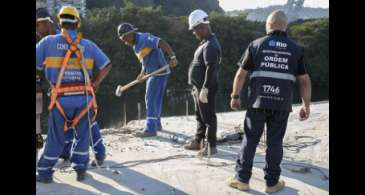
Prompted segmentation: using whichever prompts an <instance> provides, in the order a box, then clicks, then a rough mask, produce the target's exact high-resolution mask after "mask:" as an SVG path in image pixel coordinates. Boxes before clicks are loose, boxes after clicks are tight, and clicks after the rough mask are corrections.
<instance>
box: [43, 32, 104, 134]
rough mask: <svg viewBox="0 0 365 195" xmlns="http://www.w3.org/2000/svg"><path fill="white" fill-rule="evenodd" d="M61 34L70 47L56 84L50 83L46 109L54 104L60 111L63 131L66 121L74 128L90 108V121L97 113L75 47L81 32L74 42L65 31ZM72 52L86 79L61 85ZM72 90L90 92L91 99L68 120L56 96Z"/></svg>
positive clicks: (87, 76) (84, 69) (89, 84)
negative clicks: (49, 94)
mask: <svg viewBox="0 0 365 195" xmlns="http://www.w3.org/2000/svg"><path fill="white" fill-rule="evenodd" d="M62 36H63V37H64V38H65V39H66V41H67V43H68V44H69V45H70V47H69V49H68V50H67V52H66V55H65V57H64V58H63V61H62V66H61V69H60V72H59V74H58V78H57V82H56V85H55V86H54V85H53V84H50V85H51V96H50V99H51V100H50V104H49V106H48V110H49V111H51V110H52V109H53V107H54V106H56V108H57V110H58V111H59V112H60V114H61V115H62V117H63V118H64V119H65V124H64V131H67V130H68V129H69V128H68V123H70V125H71V126H72V127H73V128H76V125H77V124H78V122H79V121H80V120H81V118H82V117H83V116H85V114H86V113H87V112H88V111H89V109H91V108H93V110H94V116H93V118H92V121H95V118H96V115H97V104H96V97H95V92H94V88H93V87H92V85H91V81H90V78H89V75H88V72H87V69H86V66H85V64H84V61H83V59H82V58H83V56H82V54H81V52H80V49H79V48H78V47H77V46H78V45H79V43H80V41H81V37H82V35H81V33H78V34H77V37H76V39H75V41H74V42H72V40H71V37H70V36H69V35H68V34H67V32H66V31H63V32H62ZM73 53H76V56H77V59H78V61H79V62H81V67H82V69H83V72H84V77H85V81H86V84H85V86H67V85H66V86H61V84H62V80H63V76H64V74H65V69H66V66H67V65H68V62H69V60H70V58H71V55H72V54H73ZM72 92H85V95H89V94H90V95H91V96H92V99H91V101H90V102H89V103H88V104H87V106H86V107H85V108H84V109H83V110H82V111H81V112H80V113H79V114H78V115H77V116H76V117H75V118H74V119H72V120H69V119H67V116H66V114H65V112H64V109H63V108H62V106H61V104H60V103H59V102H58V100H57V97H58V96H60V95H62V94H63V95H64V94H65V93H72Z"/></svg>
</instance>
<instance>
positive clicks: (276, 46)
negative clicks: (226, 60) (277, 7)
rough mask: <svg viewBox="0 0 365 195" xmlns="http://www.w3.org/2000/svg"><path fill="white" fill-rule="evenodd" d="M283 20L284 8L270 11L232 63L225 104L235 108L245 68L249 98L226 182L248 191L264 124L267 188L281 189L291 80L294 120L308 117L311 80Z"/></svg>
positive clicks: (267, 190) (290, 104)
mask: <svg viewBox="0 0 365 195" xmlns="http://www.w3.org/2000/svg"><path fill="white" fill-rule="evenodd" d="M287 25H288V19H287V17H286V15H285V14H284V12H282V11H274V12H273V13H271V14H270V16H269V17H268V19H267V21H266V32H267V36H265V37H262V38H259V39H257V40H255V41H253V42H251V43H250V44H249V46H248V48H247V50H246V52H245V53H244V54H243V56H242V58H241V59H240V61H239V62H238V66H239V68H238V71H237V73H236V76H235V79H234V82H233V92H232V94H231V98H232V100H231V108H232V109H234V110H238V109H239V108H240V96H239V94H240V91H241V89H242V86H243V85H244V82H245V79H246V76H247V74H248V73H249V75H250V77H249V79H250V84H249V98H248V106H247V107H248V108H247V113H246V119H245V122H244V132H245V134H244V139H243V141H242V147H241V150H240V153H239V157H238V159H237V163H236V173H237V174H236V176H235V177H234V178H229V179H228V181H227V184H228V185H229V186H231V187H233V188H237V189H240V190H249V180H250V177H251V174H252V166H253V159H254V156H255V152H256V147H257V145H258V143H259V140H260V138H261V135H262V133H263V130H264V126H265V124H266V126H267V142H266V144H267V150H266V166H265V168H264V172H265V180H266V186H267V187H266V189H265V192H267V193H274V192H277V191H280V190H282V189H283V188H284V186H285V183H284V181H283V180H279V177H280V173H281V169H280V163H281V161H282V158H283V138H284V135H285V131H286V127H287V122H288V116H289V113H290V112H291V111H292V99H293V88H294V84H295V82H296V81H297V82H298V85H299V91H300V96H301V99H302V108H301V109H300V113H299V115H300V120H306V119H307V118H308V117H309V112H310V109H309V106H310V99H311V82H310V78H309V76H308V74H307V71H306V67H305V64H304V62H303V48H302V47H300V46H299V45H298V44H296V43H295V42H294V41H293V40H291V39H289V38H288V37H287V34H286V32H285V31H286V28H287Z"/></svg>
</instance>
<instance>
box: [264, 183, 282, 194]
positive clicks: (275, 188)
mask: <svg viewBox="0 0 365 195" xmlns="http://www.w3.org/2000/svg"><path fill="white" fill-rule="evenodd" d="M284 187H285V182H284V181H283V180H280V181H278V183H277V184H276V185H274V186H266V189H265V192H266V193H268V194H272V193H275V192H278V191H280V190H282V189H284Z"/></svg>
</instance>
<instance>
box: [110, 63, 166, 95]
mask: <svg viewBox="0 0 365 195" xmlns="http://www.w3.org/2000/svg"><path fill="white" fill-rule="evenodd" d="M169 67H170V65H169V64H168V65H165V66H163V67H161V68H160V69H158V70H155V71H153V72H151V73H149V74H146V75H144V76H143V77H142V78H141V79H140V80H137V79H136V80H134V81H132V82H130V83H128V84H126V85H124V86H123V85H118V87H117V89H116V90H115V95H116V96H118V97H120V96H121V95H122V93H123V92H124V91H126V90H127V89H129V88H131V87H133V86H134V85H136V84H138V83H140V82H142V81H145V80H147V79H148V78H149V77H152V76H155V75H157V74H160V73H161V72H163V71H165V70H166V69H168V68H169Z"/></svg>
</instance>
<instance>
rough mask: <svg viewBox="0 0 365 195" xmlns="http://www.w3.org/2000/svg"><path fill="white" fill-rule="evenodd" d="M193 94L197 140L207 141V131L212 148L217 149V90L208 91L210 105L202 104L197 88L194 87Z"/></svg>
mask: <svg viewBox="0 0 365 195" xmlns="http://www.w3.org/2000/svg"><path fill="white" fill-rule="evenodd" d="M191 93H192V95H193V99H194V105H195V117H196V121H197V132H196V134H195V140H196V141H198V142H200V141H201V140H202V139H205V135H206V131H208V142H209V143H210V146H211V147H215V146H216V144H217V116H216V113H215V112H216V110H215V99H216V95H217V88H213V89H209V90H208V103H202V102H201V101H200V100H199V94H200V89H198V88H197V87H193V89H192V92H191Z"/></svg>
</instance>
